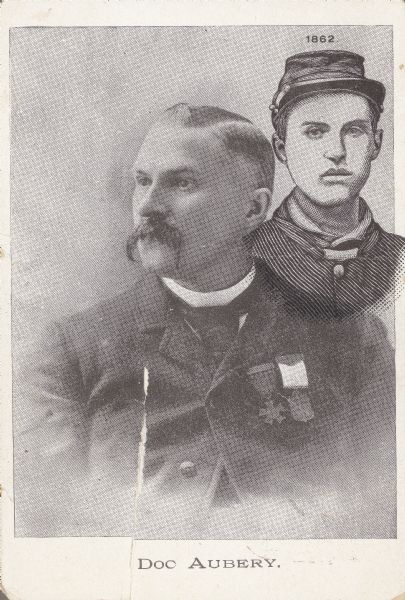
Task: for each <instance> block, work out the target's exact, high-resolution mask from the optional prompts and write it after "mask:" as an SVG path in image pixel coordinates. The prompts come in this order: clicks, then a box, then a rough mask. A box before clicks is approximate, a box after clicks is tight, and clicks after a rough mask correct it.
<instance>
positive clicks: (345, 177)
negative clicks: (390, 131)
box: [284, 92, 382, 206]
mask: <svg viewBox="0 0 405 600" xmlns="http://www.w3.org/2000/svg"><path fill="white" fill-rule="evenodd" d="M371 116H372V114H371V109H370V106H369V104H368V101H367V100H366V99H365V98H363V97H362V96H358V95H356V94H351V93H346V92H342V93H332V94H327V93H326V94H323V95H319V96H316V97H315V96H311V97H309V98H307V99H305V100H302V101H300V102H298V103H297V105H296V106H295V107H293V108H292V111H291V113H290V115H289V117H288V120H287V128H286V139H285V144H284V162H286V164H287V167H288V170H289V172H290V175H291V177H292V178H293V180H294V182H295V184H296V185H297V186H298V187H299V188H300V189H301V190H302V191H303V192H304V194H305V195H306V196H307V197H309V198H310V199H311V200H312V201H313V202H314V203H316V204H320V205H328V206H336V205H339V204H342V203H345V202H347V201H348V200H351V199H354V198H356V197H357V196H358V195H359V193H360V191H361V189H362V187H363V186H364V184H365V182H366V181H367V178H368V176H369V173H370V167H371V161H372V160H373V159H374V158H376V156H377V155H378V152H379V149H380V146H381V134H382V132H381V130H379V131H377V132H373V130H372V119H371Z"/></svg>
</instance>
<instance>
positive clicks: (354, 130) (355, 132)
mask: <svg viewBox="0 0 405 600" xmlns="http://www.w3.org/2000/svg"><path fill="white" fill-rule="evenodd" d="M346 133H348V134H349V135H350V136H351V137H359V136H360V135H362V134H363V133H364V131H363V129H361V127H356V126H355V125H353V126H352V127H349V128H348V129H347V130H346Z"/></svg>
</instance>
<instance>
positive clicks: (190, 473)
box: [180, 460, 197, 477]
mask: <svg viewBox="0 0 405 600" xmlns="http://www.w3.org/2000/svg"><path fill="white" fill-rule="evenodd" d="M180 472H181V474H182V475H184V477H195V476H196V475H197V469H196V466H195V464H194V463H193V462H191V460H185V461H184V462H182V463H181V465H180Z"/></svg>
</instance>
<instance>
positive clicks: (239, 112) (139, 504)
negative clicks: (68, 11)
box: [10, 25, 405, 540]
mask: <svg viewBox="0 0 405 600" xmlns="http://www.w3.org/2000/svg"><path fill="white" fill-rule="evenodd" d="M393 81H394V63H393V30H392V27H391V26H388V25H379V26H376V25H353V26H348V25H347V26H344V25H339V26H336V25H335V26H321V25H316V26H312V27H311V26H296V25H282V26H281V25H277V26H275V25H260V26H248V25H245V26H187V27H185V26H184V27H176V26H164V27H163V26H143V27H135V26H128V27H124V26H120V27H107V26H104V27H96V26H92V27H15V28H11V29H10V103H11V104H10V113H11V121H10V123H11V154H10V156H11V169H10V172H11V192H10V193H11V240H12V368H13V393H12V403H13V456H14V503H15V504H14V510H15V512H14V517H15V530H14V531H15V536H16V537H17V538H25V537H35V538H59V537H81V536H87V537H93V536H97V537H129V538H132V539H135V540H249V539H256V540H310V539H312V540H314V539H315V540H317V539H319V540H322V539H375V540H377V539H396V537H397V486H396V482H397V468H396V465H397V453H396V369H395V351H396V349H395V300H396V299H398V298H399V297H400V295H401V293H402V285H403V282H404V280H405V279H404V271H405V262H404V257H405V237H404V235H405V228H403V229H402V230H396V228H395V179H394V154H393V148H394V87H393ZM397 101H398V100H397ZM401 282H402V285H401Z"/></svg>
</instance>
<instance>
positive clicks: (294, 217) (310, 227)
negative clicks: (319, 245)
mask: <svg viewBox="0 0 405 600" xmlns="http://www.w3.org/2000/svg"><path fill="white" fill-rule="evenodd" d="M359 200H360V201H359V222H358V224H357V226H356V227H355V228H354V229H353V230H352V231H350V232H349V233H346V234H345V235H343V236H340V237H338V238H335V237H333V236H331V235H328V234H327V233H325V232H323V231H322V229H321V228H320V227H319V225H318V224H317V223H316V222H315V221H313V220H312V219H311V218H310V217H309V216H308V215H307V214H306V213H305V212H304V211H303V210H302V208H301V206H300V205H299V203H298V201H297V198H296V194H295V191H294V190H293V192H292V193H291V194H290V195H289V196H288V198H287V199H286V201H285V203H283V204H282V205H281V207H280V209H279V211H278V214H277V216H278V217H280V218H287V219H288V220H289V221H290V222H292V223H293V224H294V225H297V226H298V227H300V228H301V229H304V230H305V231H308V232H312V233H315V234H317V235H318V236H320V237H321V238H323V240H325V242H328V246H329V247H330V248H334V247H336V246H339V245H340V244H343V243H345V242H350V241H358V240H363V239H364V237H365V236H366V233H367V230H368V228H369V226H370V225H371V223H372V222H373V215H372V212H371V210H370V208H369V207H368V206H367V204H366V202H365V201H364V200H363V199H362V198H360V199H359Z"/></svg>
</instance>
